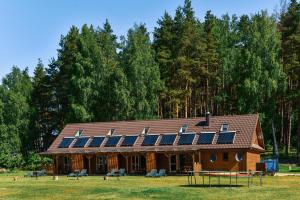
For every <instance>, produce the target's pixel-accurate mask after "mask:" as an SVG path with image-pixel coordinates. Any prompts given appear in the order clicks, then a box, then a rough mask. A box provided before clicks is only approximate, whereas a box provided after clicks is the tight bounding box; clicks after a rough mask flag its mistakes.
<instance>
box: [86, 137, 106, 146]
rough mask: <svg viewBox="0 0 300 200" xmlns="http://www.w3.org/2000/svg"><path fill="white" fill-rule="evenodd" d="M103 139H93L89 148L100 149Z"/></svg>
mask: <svg viewBox="0 0 300 200" xmlns="http://www.w3.org/2000/svg"><path fill="white" fill-rule="evenodd" d="M104 138H105V137H94V138H93V140H92V142H91V143H90V144H89V147H100V146H101V144H102V142H103V140H104Z"/></svg>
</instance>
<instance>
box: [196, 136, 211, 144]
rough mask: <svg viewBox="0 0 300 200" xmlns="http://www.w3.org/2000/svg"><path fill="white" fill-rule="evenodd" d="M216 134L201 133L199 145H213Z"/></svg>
mask: <svg viewBox="0 0 300 200" xmlns="http://www.w3.org/2000/svg"><path fill="white" fill-rule="evenodd" d="M214 137H215V133H201V134H200V136H199V139H198V142H197V144H212V142H213V140H214Z"/></svg>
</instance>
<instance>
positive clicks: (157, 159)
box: [42, 113, 264, 174]
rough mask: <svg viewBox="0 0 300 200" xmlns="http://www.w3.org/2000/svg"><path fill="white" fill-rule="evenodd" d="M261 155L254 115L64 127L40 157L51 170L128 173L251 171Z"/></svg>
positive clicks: (58, 171)
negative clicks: (49, 160)
mask: <svg viewBox="0 0 300 200" xmlns="http://www.w3.org/2000/svg"><path fill="white" fill-rule="evenodd" d="M263 151H264V140H263V134H262V130H261V126H260V121H259V116H258V115H256V114H254V115H232V116H210V115H209V113H207V114H206V117H199V118H187V119H186V118H184V119H158V120H141V121H116V122H94V123H75V124H68V125H67V126H66V127H65V128H64V129H63V130H62V132H61V133H60V134H59V136H58V137H57V138H56V139H55V141H54V142H53V144H52V145H51V146H50V148H49V149H48V150H47V151H46V152H43V153H42V154H43V155H47V156H51V157H52V158H53V161H54V162H53V166H54V167H53V172H54V173H55V174H67V173H69V172H71V171H74V170H81V169H87V170H88V173H89V174H105V173H107V172H108V171H110V170H111V169H115V168H116V169H120V168H125V170H126V173H128V174H145V173H147V172H149V171H151V169H158V170H159V169H166V171H167V173H168V174H182V173H186V172H187V171H189V170H194V171H201V170H226V171H247V170H255V169H256V163H258V162H260V154H261V153H262V152H263Z"/></svg>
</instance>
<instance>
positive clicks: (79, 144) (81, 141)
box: [73, 137, 90, 148]
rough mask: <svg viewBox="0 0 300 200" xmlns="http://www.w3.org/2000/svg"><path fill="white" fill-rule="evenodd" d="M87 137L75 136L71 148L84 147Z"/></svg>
mask: <svg viewBox="0 0 300 200" xmlns="http://www.w3.org/2000/svg"><path fill="white" fill-rule="evenodd" d="M89 139H90V137H79V138H77V140H76V142H75V144H74V145H73V148H80V147H84V146H85V144H86V143H87V141H88V140H89Z"/></svg>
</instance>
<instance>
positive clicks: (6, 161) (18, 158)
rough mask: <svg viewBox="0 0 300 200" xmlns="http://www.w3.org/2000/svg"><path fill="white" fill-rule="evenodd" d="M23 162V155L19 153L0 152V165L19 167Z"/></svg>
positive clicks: (12, 167)
mask: <svg viewBox="0 0 300 200" xmlns="http://www.w3.org/2000/svg"><path fill="white" fill-rule="evenodd" d="M23 164H24V160H23V156H22V154H20V153H14V154H11V153H10V152H6V151H3V152H0V167H3V168H7V169H16V168H21V167H22V166H23Z"/></svg>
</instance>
